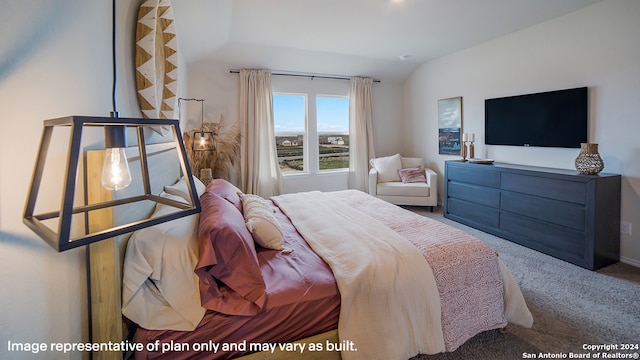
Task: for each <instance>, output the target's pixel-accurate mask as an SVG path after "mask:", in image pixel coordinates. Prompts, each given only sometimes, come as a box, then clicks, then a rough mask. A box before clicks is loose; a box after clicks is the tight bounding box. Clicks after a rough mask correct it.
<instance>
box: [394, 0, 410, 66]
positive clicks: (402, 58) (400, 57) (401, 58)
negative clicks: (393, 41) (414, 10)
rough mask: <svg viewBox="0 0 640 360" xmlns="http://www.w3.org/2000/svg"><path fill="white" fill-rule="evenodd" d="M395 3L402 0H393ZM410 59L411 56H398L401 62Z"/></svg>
mask: <svg viewBox="0 0 640 360" xmlns="http://www.w3.org/2000/svg"><path fill="white" fill-rule="evenodd" d="M393 1H400V0H393ZM409 57H411V55H406V54H405V55H400V56H398V59H400V60H407V59H408V58H409Z"/></svg>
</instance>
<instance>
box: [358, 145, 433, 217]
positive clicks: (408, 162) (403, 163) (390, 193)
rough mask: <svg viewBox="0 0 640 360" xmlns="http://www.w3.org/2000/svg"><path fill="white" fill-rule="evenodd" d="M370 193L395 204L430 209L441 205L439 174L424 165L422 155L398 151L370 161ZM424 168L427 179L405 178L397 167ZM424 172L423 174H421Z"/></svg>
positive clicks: (407, 169) (406, 168)
mask: <svg viewBox="0 0 640 360" xmlns="http://www.w3.org/2000/svg"><path fill="white" fill-rule="evenodd" d="M369 163H370V165H371V170H369V184H368V185H369V194H371V195H373V196H375V197H377V198H380V199H382V200H385V201H388V202H390V203H392V204H396V205H413V206H429V207H430V208H431V211H433V207H434V206H437V205H438V175H437V174H436V173H435V171H433V170H431V169H428V168H427V169H425V168H424V160H423V159H422V158H410V157H402V156H400V155H399V154H396V155H393V156H387V157H382V158H376V159H371V160H370V161H369ZM417 167H421V168H422V169H424V179H421V178H420V179H406V178H405V180H410V181H415V180H419V181H417V182H403V181H402V179H401V176H400V175H399V174H398V170H401V169H405V170H403V171H402V173H403V175H404V173H405V172H407V171H408V172H409V173H411V172H413V174H414V175H415V174H416V171H415V170H409V169H411V168H417ZM420 175H421V174H420Z"/></svg>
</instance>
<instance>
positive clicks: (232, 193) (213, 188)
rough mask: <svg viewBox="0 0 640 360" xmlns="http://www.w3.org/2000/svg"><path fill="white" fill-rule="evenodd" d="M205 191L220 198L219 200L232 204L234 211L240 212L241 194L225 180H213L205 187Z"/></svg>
mask: <svg viewBox="0 0 640 360" xmlns="http://www.w3.org/2000/svg"><path fill="white" fill-rule="evenodd" d="M205 191H206V192H212V193H214V194H216V195H218V196H220V197H221V198H223V199H225V200H227V201H228V202H230V203H231V204H233V206H235V207H236V209H238V210H239V211H240V212H242V200H240V197H241V196H240V195H242V192H241V191H240V189H238V188H237V187H235V186H234V185H233V184H231V183H230V182H228V181H227V180H224V179H213V180H212V181H211V182H210V183H209V185H207V189H206V190H205ZM239 194H240V195H239Z"/></svg>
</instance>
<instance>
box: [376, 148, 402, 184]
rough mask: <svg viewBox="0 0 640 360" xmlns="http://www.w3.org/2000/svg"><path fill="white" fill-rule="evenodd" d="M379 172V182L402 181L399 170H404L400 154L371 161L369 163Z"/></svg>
mask: <svg viewBox="0 0 640 360" xmlns="http://www.w3.org/2000/svg"><path fill="white" fill-rule="evenodd" d="M369 163H370V164H371V166H372V167H374V168H375V169H376V170H377V171H378V182H389V181H400V176H399V175H398V170H400V169H402V157H401V156H400V154H395V155H392V156H386V157H381V158H376V159H371V161H370V162H369Z"/></svg>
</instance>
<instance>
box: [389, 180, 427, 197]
mask: <svg viewBox="0 0 640 360" xmlns="http://www.w3.org/2000/svg"><path fill="white" fill-rule="evenodd" d="M430 192H431V189H430V188H429V185H427V183H424V182H421V183H403V182H400V181H398V182H385V183H378V193H377V195H384V196H429V194H430Z"/></svg>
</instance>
